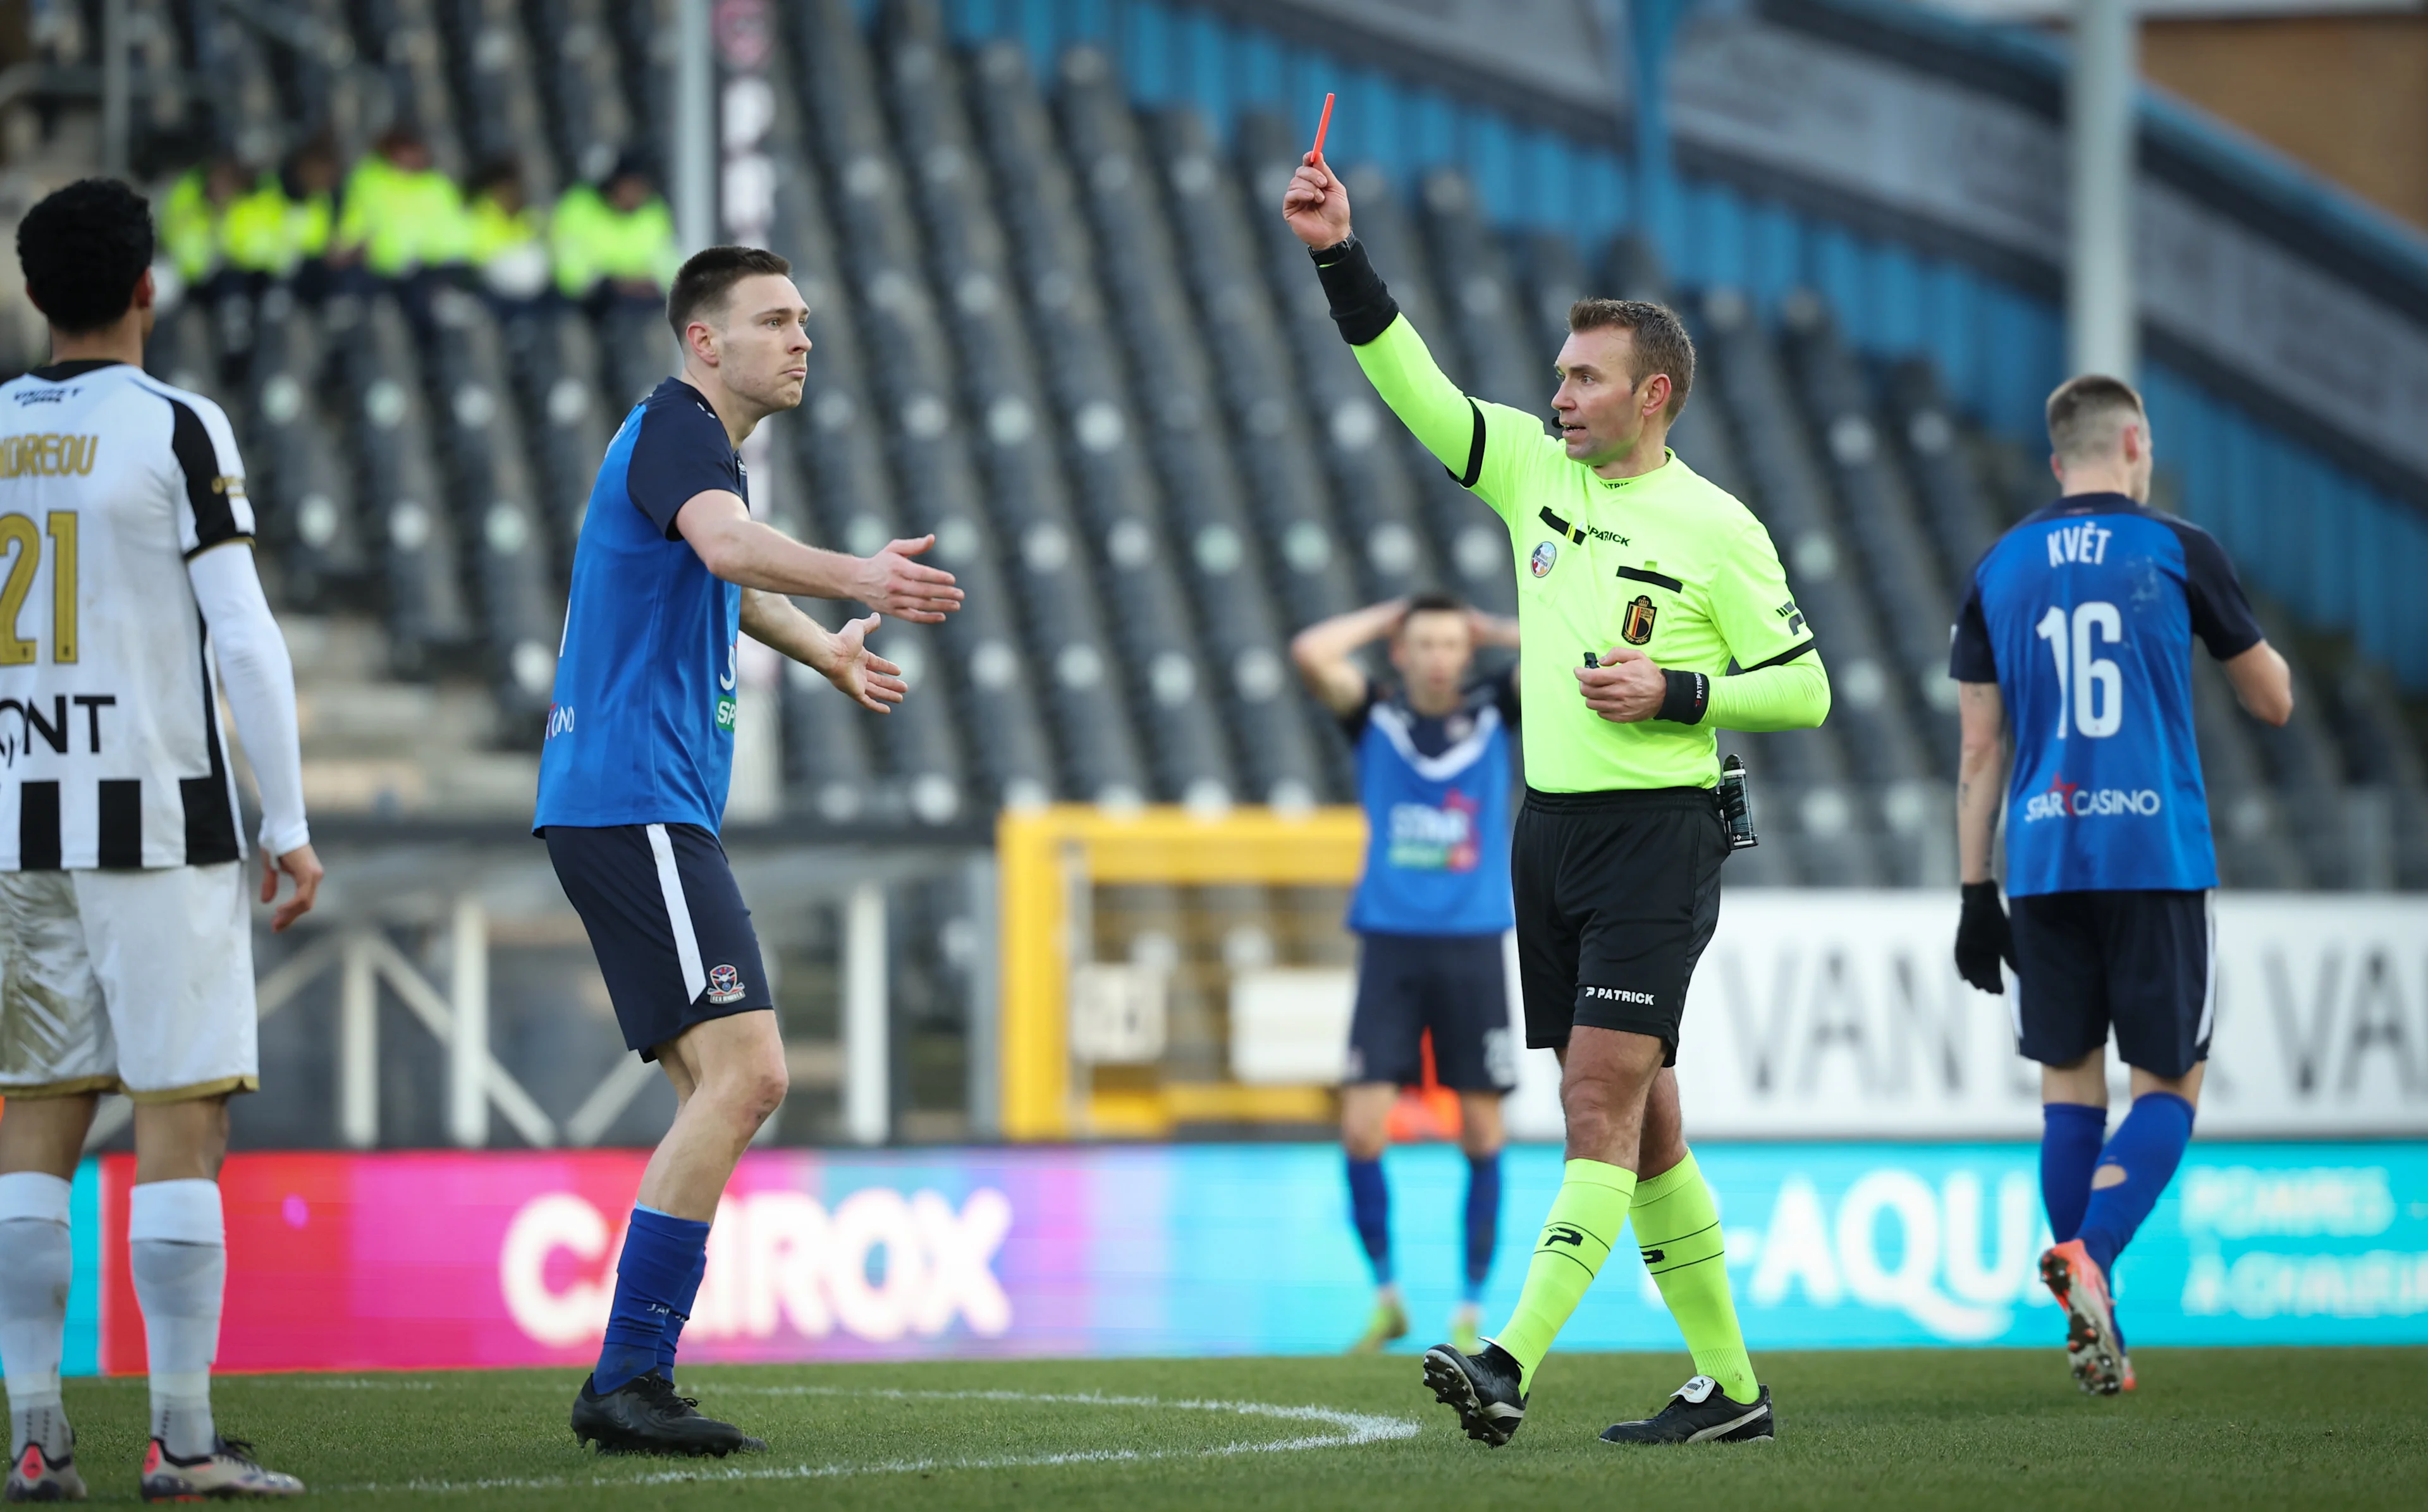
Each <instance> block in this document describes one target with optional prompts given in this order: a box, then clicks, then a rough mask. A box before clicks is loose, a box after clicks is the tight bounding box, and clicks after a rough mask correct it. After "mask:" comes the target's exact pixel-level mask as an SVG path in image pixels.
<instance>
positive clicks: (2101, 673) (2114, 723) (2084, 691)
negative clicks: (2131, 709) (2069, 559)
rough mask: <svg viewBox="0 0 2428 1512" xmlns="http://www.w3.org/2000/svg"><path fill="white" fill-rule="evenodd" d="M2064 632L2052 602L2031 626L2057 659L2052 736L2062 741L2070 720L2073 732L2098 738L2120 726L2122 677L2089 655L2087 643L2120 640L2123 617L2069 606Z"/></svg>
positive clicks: (2101, 608) (2111, 609)
mask: <svg viewBox="0 0 2428 1512" xmlns="http://www.w3.org/2000/svg"><path fill="white" fill-rule="evenodd" d="M2070 628H2071V632H2072V633H2071V634H2069V633H2068V631H2069V622H2068V621H2067V619H2066V613H2065V610H2064V609H2062V608H2061V607H2059V606H2057V605H2054V604H2053V605H2051V606H2049V611H2048V612H2047V613H2045V614H2043V615H2042V616H2041V622H2040V624H2039V625H2038V626H2034V629H2035V631H2036V633H2038V635H2039V636H2040V638H2041V639H2042V640H2043V641H2046V642H2048V643H2049V654H2050V655H2051V656H2053V657H2055V658H2057V738H2058V739H2059V740H2064V739H2065V737H2066V724H2067V722H2068V720H2069V718H2070V719H2071V720H2072V723H2073V725H2074V728H2075V729H2076V730H2078V731H2080V732H2081V733H2082V734H2084V735H2087V736H2089V737H2091V738H2092V740H2100V739H2103V738H2105V737H2107V736H2110V735H2113V734H2115V733H2116V730H2117V727H2118V726H2119V725H2121V724H2123V723H2125V673H2124V671H2123V669H2122V668H2120V667H2118V666H2117V665H2116V663H2115V662H2113V661H2111V660H2109V659H2108V658H2106V657H2101V656H2093V655H2092V642H2093V641H2094V639H2095V640H2097V641H2104V642H2107V643H2108V644H2109V645H2114V644H2116V643H2117V642H2120V641H2123V640H2124V639H2125V616H2124V615H2122V614H2119V613H2118V612H2117V611H2116V606H2115V605H2113V604H2110V603H2107V602H2105V601H2104V600H2100V599H2093V600H2092V601H2091V602H2089V603H2087V604H2076V605H2075V607H2074V618H2073V620H2072V622H2071V626H2070Z"/></svg>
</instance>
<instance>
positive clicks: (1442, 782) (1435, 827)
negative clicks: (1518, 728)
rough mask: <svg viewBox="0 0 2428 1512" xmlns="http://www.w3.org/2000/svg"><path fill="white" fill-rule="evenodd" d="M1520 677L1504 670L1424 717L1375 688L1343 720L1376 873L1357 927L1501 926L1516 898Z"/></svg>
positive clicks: (1399, 930)
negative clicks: (1513, 847)
mask: <svg viewBox="0 0 2428 1512" xmlns="http://www.w3.org/2000/svg"><path fill="white" fill-rule="evenodd" d="M1517 716H1518V685H1517V679H1516V677H1515V675H1508V674H1504V675H1501V676H1499V677H1495V678H1493V679H1491V680H1490V681H1488V682H1485V683H1480V684H1478V685H1477V686H1476V687H1474V688H1472V689H1470V690H1468V694H1467V697H1466V698H1465V699H1464V700H1462V701H1461V703H1460V706H1459V707H1458V708H1457V709H1455V710H1453V711H1452V712H1451V713H1449V714H1443V715H1423V714H1419V713H1418V712H1417V711H1416V710H1415V709H1413V708H1411V707H1408V705H1407V703H1406V701H1405V700H1404V699H1403V698H1400V697H1397V696H1386V694H1385V693H1384V692H1383V691H1381V690H1379V689H1377V690H1370V691H1369V693H1368V697H1367V703H1366V707H1364V708H1362V709H1360V710H1358V712H1357V713H1355V714H1354V715H1352V716H1351V717H1350V718H1349V719H1348V720H1346V721H1344V723H1346V724H1347V726H1348V729H1349V735H1350V738H1351V740H1353V741H1354V742H1355V744H1356V748H1357V792H1358V797H1359V800H1360V801H1361V802H1362V803H1364V805H1366V832H1367V838H1366V870H1365V874H1364V875H1363V876H1362V877H1360V878H1359V879H1358V883H1357V892H1356V895H1355V896H1354V897H1353V898H1352V899H1351V900H1350V903H1349V927H1350V928H1351V929H1353V930H1354V931H1356V932H1357V933H1359V934H1361V935H1364V934H1378V935H1498V934H1500V933H1501V931H1503V930H1505V929H1507V928H1509V927H1510V925H1511V924H1512V923H1514V922H1515V917H1514V915H1513V914H1512V912H1511V908H1510V902H1509V788H1510V782H1511V776H1512V773H1511V771H1510V760H1509V757H1510V753H1511V750H1512V737H1513V736H1514V734H1515V733H1516V732H1515V731H1514V729H1513V728H1512V726H1513V725H1515V724H1516V723H1517Z"/></svg>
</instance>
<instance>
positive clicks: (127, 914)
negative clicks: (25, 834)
mask: <svg viewBox="0 0 2428 1512" xmlns="http://www.w3.org/2000/svg"><path fill="white" fill-rule="evenodd" d="M243 870H244V869H243V866H242V864H241V863H240V862H236V861H225V862H221V863H220V864H219V865H217V866H203V867H160V868H156V869H153V870H141V871H133V870H129V871H115V870H112V871H8V872H0V1097H68V1096H71V1095H74V1094H76V1093H82V1092H123V1093H125V1094H126V1095H127V1096H129V1097H133V1098H134V1099H135V1100H136V1101H138V1102H182V1101H185V1100H187V1099H189V1098H193V1097H215V1096H217V1095H219V1094H221V1093H223V1092H251V1091H252V1090H254V1088H255V1087H258V1086H259V1085H261V1067H260V1057H259V1053H258V1050H257V1048H256V1043H255V1040H254V1033H255V1028H254V998H253V920H252V919H250V918H249V917H248V916H247V914H246V910H245V897H244V886H243Z"/></svg>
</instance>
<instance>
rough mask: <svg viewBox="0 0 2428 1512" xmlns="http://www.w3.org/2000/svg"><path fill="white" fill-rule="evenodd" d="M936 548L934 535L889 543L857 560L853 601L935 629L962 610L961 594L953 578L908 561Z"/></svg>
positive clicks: (921, 564)
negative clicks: (954, 611) (945, 618)
mask: <svg viewBox="0 0 2428 1512" xmlns="http://www.w3.org/2000/svg"><path fill="white" fill-rule="evenodd" d="M935 544H936V538H935V537H934V536H933V535H923V536H921V537H919V538H918V539H917V540H915V541H889V542H887V543H886V544H885V549H884V550H882V551H879V552H878V554H877V555H875V556H873V557H862V558H861V559H860V569H859V571H858V573H857V574H856V575H855V577H856V578H857V580H856V581H855V582H854V583H853V585H852V586H853V590H854V592H853V595H852V596H853V597H855V598H857V599H859V600H860V601H861V603H863V604H865V605H867V606H868V607H869V608H870V609H873V610H877V612H878V613H879V614H891V615H893V616H894V618H895V619H897V620H910V621H911V622H912V623H914V624H918V625H934V624H936V623H938V622H939V621H941V620H943V617H944V616H945V615H947V614H950V613H951V612H952V611H953V610H957V609H959V608H960V607H961V591H960V589H958V588H956V587H954V586H953V575H952V574H951V573H948V572H946V571H944V570H943V568H942V567H930V566H928V565H927V563H926V562H924V561H911V560H910V559H911V558H913V557H916V556H917V555H918V554H919V553H921V552H923V551H925V550H927V548H928V547H929V546H932V545H935Z"/></svg>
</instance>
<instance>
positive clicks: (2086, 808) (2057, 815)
mask: <svg viewBox="0 0 2428 1512" xmlns="http://www.w3.org/2000/svg"><path fill="white" fill-rule="evenodd" d="M2165 806H2166V801H2165V800H2164V799H2162V798H2160V797H2159V796H2158V794H2157V790H2156V789H2149V788H2134V789H2124V788H2085V787H2084V786H2083V785H2082V784H2080V783H2078V782H2068V781H2066V780H2065V778H2064V776H2063V775H2061V774H2060V775H2058V776H2053V777H2051V778H2049V785H2048V789H2047V790H2046V791H2045V792H2037V793H2034V794H2032V796H2031V797H2030V798H2029V799H2027V800H2026V802H2025V804H2024V822H2025V823H2026V824H2036V823H2038V822H2040V821H2042V820H2044V819H2103V818H2108V817H2111V816H2114V815H2119V814H2126V815H2136V816H2139V817H2141V818H2143V819H2147V818H2150V817H2151V816H2153V815H2155V814H2157V812H2158V811H2159V810H2160V809H2162V808H2164V807H2165Z"/></svg>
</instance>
